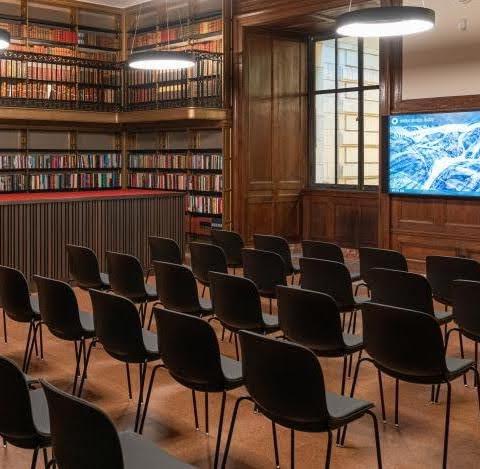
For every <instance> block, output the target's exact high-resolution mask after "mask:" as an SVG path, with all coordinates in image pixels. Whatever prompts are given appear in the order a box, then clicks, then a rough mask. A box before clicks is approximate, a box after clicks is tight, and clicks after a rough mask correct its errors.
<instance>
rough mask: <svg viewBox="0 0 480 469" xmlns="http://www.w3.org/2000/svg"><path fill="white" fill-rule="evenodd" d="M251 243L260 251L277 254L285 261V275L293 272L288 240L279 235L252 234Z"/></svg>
mask: <svg viewBox="0 0 480 469" xmlns="http://www.w3.org/2000/svg"><path fill="white" fill-rule="evenodd" d="M253 245H254V247H255V249H259V250H260V251H270V252H275V253H276V254H278V255H279V256H280V257H281V258H282V259H283V262H285V270H286V273H287V275H291V274H293V265H292V253H291V252H290V246H289V245H288V241H287V240H286V239H285V238H282V237H281V236H273V235H263V234H254V235H253Z"/></svg>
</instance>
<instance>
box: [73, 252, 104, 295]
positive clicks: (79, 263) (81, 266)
mask: <svg viewBox="0 0 480 469" xmlns="http://www.w3.org/2000/svg"><path fill="white" fill-rule="evenodd" d="M67 254H68V271H69V274H70V282H74V283H75V285H76V286H78V287H80V288H82V289H83V290H88V289H89V288H96V289H97V290H108V289H110V279H109V278H108V274H105V273H103V272H100V267H99V265H98V259H97V256H96V255H95V253H94V252H93V251H92V250H91V249H90V248H87V247H85V246H76V245H74V244H67Z"/></svg>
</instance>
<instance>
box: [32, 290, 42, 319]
mask: <svg viewBox="0 0 480 469" xmlns="http://www.w3.org/2000/svg"><path fill="white" fill-rule="evenodd" d="M30 306H31V307H32V311H33V314H34V316H35V319H36V320H40V319H41V317H40V304H39V302H38V295H30Z"/></svg>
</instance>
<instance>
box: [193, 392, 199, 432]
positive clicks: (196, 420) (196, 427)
mask: <svg viewBox="0 0 480 469" xmlns="http://www.w3.org/2000/svg"><path fill="white" fill-rule="evenodd" d="M192 402H193V415H194V417H195V430H197V431H198V430H200V425H199V424H198V410H197V395H196V394H195V391H194V390H193V389H192Z"/></svg>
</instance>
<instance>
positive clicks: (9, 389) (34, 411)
mask: <svg viewBox="0 0 480 469" xmlns="http://www.w3.org/2000/svg"><path fill="white" fill-rule="evenodd" d="M0 382H1V383H2V385H1V386H0V436H1V437H2V438H3V441H4V444H6V443H10V444H12V445H13V446H17V447H19V448H23V449H30V450H33V459H32V465H31V468H32V469H35V468H36V467H37V459H38V453H39V451H40V450H42V451H43V457H44V462H45V465H46V464H47V462H48V461H47V448H48V447H49V446H51V439H50V422H49V418H48V407H47V401H46V399H45V395H44V393H43V391H42V390H41V389H29V386H28V383H27V381H26V380H25V376H24V374H23V373H22V371H21V370H20V369H19V368H18V367H17V365H16V364H15V363H13V362H12V361H11V360H9V359H8V358H6V357H0Z"/></svg>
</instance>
